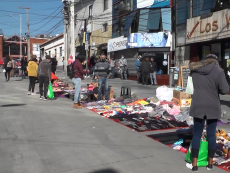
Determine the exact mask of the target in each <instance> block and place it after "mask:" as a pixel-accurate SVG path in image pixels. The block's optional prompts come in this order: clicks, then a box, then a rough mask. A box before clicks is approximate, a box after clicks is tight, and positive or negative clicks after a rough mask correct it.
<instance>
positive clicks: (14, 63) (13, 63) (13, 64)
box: [10, 58, 16, 77]
mask: <svg viewBox="0 0 230 173" xmlns="http://www.w3.org/2000/svg"><path fill="white" fill-rule="evenodd" d="M11 62H12V69H11V71H10V77H14V70H15V68H16V61H15V60H14V59H13V58H11Z"/></svg>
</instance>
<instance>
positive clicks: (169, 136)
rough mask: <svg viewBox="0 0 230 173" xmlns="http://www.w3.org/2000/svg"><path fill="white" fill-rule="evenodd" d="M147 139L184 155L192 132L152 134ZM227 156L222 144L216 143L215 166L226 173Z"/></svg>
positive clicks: (228, 164) (229, 170)
mask: <svg viewBox="0 0 230 173" xmlns="http://www.w3.org/2000/svg"><path fill="white" fill-rule="evenodd" d="M147 137H149V138H151V139H154V140H155V141H158V142H161V143H163V144H164V145H167V146H168V147H171V148H173V149H174V150H177V151H180V152H183V153H185V154H186V153H187V152H188V149H189V146H190V143H191V140H192V131H191V130H190V129H179V130H177V132H167V133H160V134H152V135H147ZM229 155H230V153H229V152H228V154H227V155H226V153H224V152H223V144H221V143H218V144H217V150H216V155H215V158H214V163H215V166H217V167H218V168H220V169H223V170H225V171H227V172H230V159H229Z"/></svg>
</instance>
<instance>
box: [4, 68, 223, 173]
mask: <svg viewBox="0 0 230 173" xmlns="http://www.w3.org/2000/svg"><path fill="white" fill-rule="evenodd" d="M0 74H1V75H0V81H1V83H0V87H1V90H0V94H1V99H0V107H1V117H0V118H1V121H0V153H1V157H0V168H1V171H0V172H3V173H6V172H9V173H31V172H33V173H128V172H130V173H140V172H143V173H153V172H154V173H166V172H170V173H178V172H183V173H191V170H188V169H187V168H186V166H185V161H184V159H185V154H183V153H181V152H177V151H174V150H173V149H171V148H169V147H167V146H165V145H163V144H161V143H159V142H157V141H154V140H152V139H150V138H148V137H146V135H147V134H154V133H165V132H166V131H158V132H154V133H153V132H146V133H138V132H135V131H133V130H131V129H129V128H127V127H124V126H122V125H119V124H117V123H114V122H113V121H111V120H108V119H106V118H102V117H101V116H99V115H97V114H95V113H93V112H91V111H89V110H86V109H81V110H75V109H73V108H72V104H73V102H72V101H71V100H69V99H67V98H58V99H57V100H52V101H49V100H48V101H41V100H39V96H38V95H37V96H27V95H26V93H27V87H28V80H27V79H25V80H23V81H21V80H20V78H12V79H11V81H10V82H3V81H4V77H3V74H2V73H0ZM57 75H58V77H60V78H62V77H64V75H63V73H61V72H58V73H57ZM65 80H66V81H69V80H68V79H67V78H66V79H65ZM118 81H120V80H119V79H115V80H114V81H113V82H111V83H114V85H116V86H114V88H115V91H116V90H118V89H119V88H120V86H119V85H121V84H119V83H118ZM84 82H85V83H87V81H84ZM134 83H135V82H134V81H128V84H130V85H131V84H134ZM140 87H142V86H140ZM132 88H133V87H132ZM144 88H145V89H143V90H144V91H140V96H141V97H142V96H143V95H144V94H148V92H152V93H154V92H155V91H154V89H153V88H152V87H151V86H145V87H144ZM133 90H134V91H138V86H136V88H135V89H133ZM139 90H140V88H139ZM36 91H38V87H37V85H36ZM116 92H117V91H116ZM117 93H119V91H118V92H117ZM141 93H142V94H143V95H141ZM199 171H200V172H202V173H206V172H210V171H207V170H206V169H205V168H200V169H199ZM217 172H218V173H224V172H225V171H223V170H221V169H218V168H216V167H214V169H213V170H212V173H217Z"/></svg>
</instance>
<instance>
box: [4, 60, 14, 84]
mask: <svg viewBox="0 0 230 173" xmlns="http://www.w3.org/2000/svg"><path fill="white" fill-rule="evenodd" d="M3 68H4V69H5V78H6V82H7V81H9V80H10V72H11V70H12V68H13V63H12V60H11V57H9V56H7V57H6V58H5V60H4V66H3Z"/></svg>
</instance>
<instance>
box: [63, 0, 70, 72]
mask: <svg viewBox="0 0 230 173" xmlns="http://www.w3.org/2000/svg"><path fill="white" fill-rule="evenodd" d="M62 2H63V3H64V8H63V10H62V12H63V18H64V24H65V25H64V47H65V67H67V63H68V58H69V47H70V45H69V32H68V30H69V20H70V9H69V2H68V1H67V0H63V1H62ZM65 71H66V72H67V68H65Z"/></svg>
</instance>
